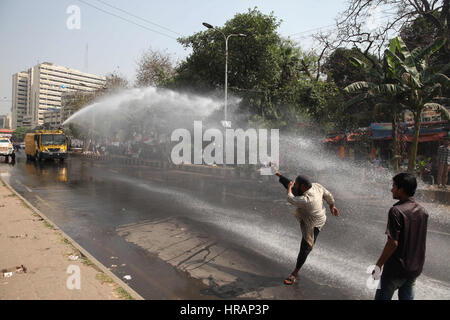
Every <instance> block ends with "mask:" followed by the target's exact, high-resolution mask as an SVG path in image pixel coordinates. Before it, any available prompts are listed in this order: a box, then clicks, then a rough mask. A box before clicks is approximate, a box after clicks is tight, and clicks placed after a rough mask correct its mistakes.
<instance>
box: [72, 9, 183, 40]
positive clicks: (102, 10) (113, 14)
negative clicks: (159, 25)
mask: <svg viewBox="0 0 450 320" xmlns="http://www.w3.org/2000/svg"><path fill="white" fill-rule="evenodd" d="M78 1H79V2H81V3H83V4H85V5H87V6H90V7H92V8H95V9H97V10H99V11H101V12H103V13H106V14H109V15H111V16H113V17H116V18H119V19H121V20H124V21H126V22H129V23H131V24H134V25H136V26H138V27H141V28H143V29H146V30H148V31H152V32H155V33H158V34H160V35H162V36H165V37H167V38H170V39H173V40H177V38H175V37H172V36H170V35H168V34H166V33H163V32H160V31H158V30H154V29H151V28H148V27H146V26H144V25H142V24H139V23H136V22H134V21H132V20H129V19H127V18H124V17H122V16H120V15H117V14H115V13H112V12H109V11H106V10H104V9H102V8H99V7H97V6H95V5H93V4H91V3H89V2H87V1H84V0H78Z"/></svg>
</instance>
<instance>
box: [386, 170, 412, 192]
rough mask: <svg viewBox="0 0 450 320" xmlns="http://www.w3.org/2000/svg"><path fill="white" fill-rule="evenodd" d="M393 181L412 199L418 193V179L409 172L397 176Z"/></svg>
mask: <svg viewBox="0 0 450 320" xmlns="http://www.w3.org/2000/svg"><path fill="white" fill-rule="evenodd" d="M392 180H394V183H395V185H396V186H397V188H399V189H403V191H405V193H406V194H407V195H408V196H410V197H412V196H413V195H414V193H416V188H417V180H416V177H415V176H414V175H413V174H411V173H408V172H402V173H399V174H397V175H396V176H395V177H394V178H393V179H392Z"/></svg>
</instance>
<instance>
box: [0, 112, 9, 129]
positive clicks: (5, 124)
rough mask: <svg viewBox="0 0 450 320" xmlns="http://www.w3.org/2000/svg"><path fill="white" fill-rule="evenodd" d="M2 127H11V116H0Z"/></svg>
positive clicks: (0, 125)
mask: <svg viewBox="0 0 450 320" xmlns="http://www.w3.org/2000/svg"><path fill="white" fill-rule="evenodd" d="M0 129H11V128H10V127H9V117H8V116H4V115H1V116H0Z"/></svg>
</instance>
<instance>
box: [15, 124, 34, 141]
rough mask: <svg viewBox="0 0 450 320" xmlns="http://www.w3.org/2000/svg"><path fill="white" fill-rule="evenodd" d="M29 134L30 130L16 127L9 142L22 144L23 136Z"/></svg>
mask: <svg viewBox="0 0 450 320" xmlns="http://www.w3.org/2000/svg"><path fill="white" fill-rule="evenodd" d="M28 132H31V130H30V128H28V127H18V128H17V129H16V130H14V132H13V134H12V137H11V140H12V141H14V142H23V141H24V139H25V135H26V134H27V133H28Z"/></svg>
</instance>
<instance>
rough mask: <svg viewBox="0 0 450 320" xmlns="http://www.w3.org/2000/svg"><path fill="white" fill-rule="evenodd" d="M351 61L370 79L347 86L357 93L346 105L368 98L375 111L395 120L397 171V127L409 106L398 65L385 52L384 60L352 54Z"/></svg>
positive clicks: (396, 162) (390, 119)
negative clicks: (365, 60)
mask: <svg viewBox="0 0 450 320" xmlns="http://www.w3.org/2000/svg"><path fill="white" fill-rule="evenodd" d="M391 49H392V48H391ZM349 61H350V63H351V64H352V65H353V66H355V67H357V68H358V69H359V70H360V72H361V74H363V75H364V77H365V78H366V79H367V81H356V82H354V83H352V84H350V85H348V86H347V87H346V88H345V89H344V91H346V92H349V93H355V92H357V93H358V95H357V96H355V97H353V98H352V99H350V100H348V101H347V102H346V103H345V106H351V105H360V104H361V103H364V102H367V101H369V102H370V103H369V104H370V105H371V107H372V108H373V111H374V113H378V114H381V115H383V116H386V117H387V118H388V119H389V121H390V122H391V124H392V152H393V164H394V169H395V171H398V169H399V160H400V146H399V137H398V131H399V123H400V115H401V113H402V112H403V111H404V110H405V108H406V107H405V105H404V104H403V100H404V95H405V92H404V91H405V90H404V88H403V86H402V85H401V84H400V83H399V82H398V80H397V79H396V75H395V66H394V65H393V64H392V61H391V60H389V59H387V57H386V55H385V57H384V58H383V60H382V62H378V61H377V62H376V63H374V64H371V63H369V64H366V63H365V62H363V61H361V60H359V59H358V58H356V57H350V58H349Z"/></svg>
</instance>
